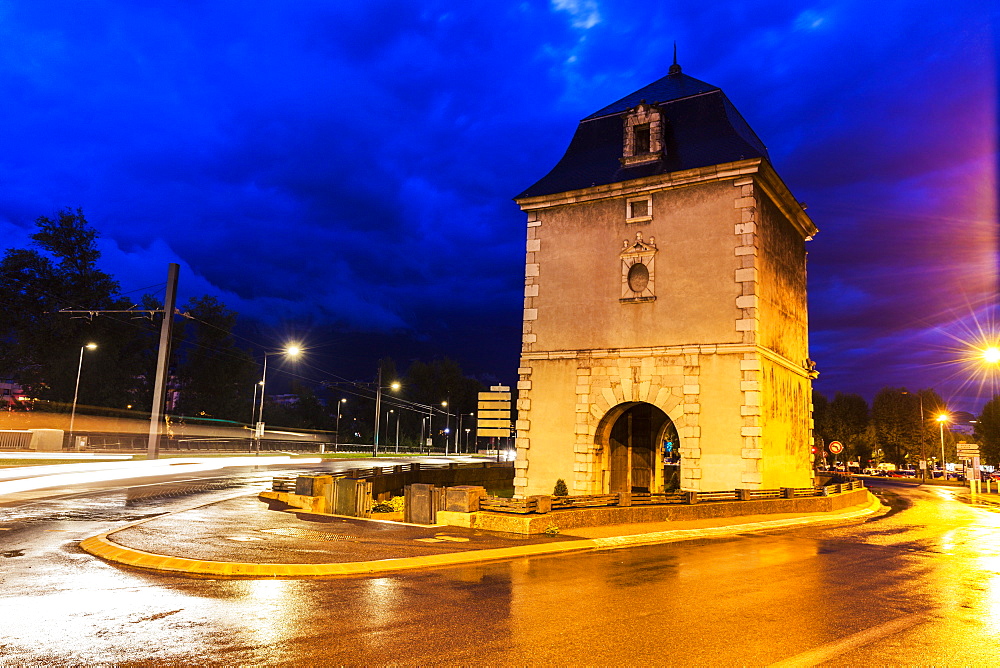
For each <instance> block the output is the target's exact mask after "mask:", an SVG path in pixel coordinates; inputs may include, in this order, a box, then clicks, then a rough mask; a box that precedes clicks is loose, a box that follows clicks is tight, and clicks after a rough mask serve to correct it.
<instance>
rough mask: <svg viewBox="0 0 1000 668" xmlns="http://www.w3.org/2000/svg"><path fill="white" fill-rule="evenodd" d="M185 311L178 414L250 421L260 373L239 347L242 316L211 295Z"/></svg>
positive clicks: (249, 357) (250, 357)
mask: <svg viewBox="0 0 1000 668" xmlns="http://www.w3.org/2000/svg"><path fill="white" fill-rule="evenodd" d="M182 310H183V311H184V313H185V315H186V317H187V320H186V321H185V322H184V325H183V327H182V328H179V329H180V333H181V334H182V336H183V342H182V343H181V344H180V348H181V350H180V351H178V357H179V362H178V365H177V380H178V384H179V389H180V392H179V395H178V401H177V407H176V411H177V412H178V413H180V414H182V415H192V416H205V417H213V418H218V419H224V420H237V421H241V422H246V421H247V420H248V419H249V418H250V417H251V415H250V413H251V410H252V404H253V393H254V388H255V386H256V385H255V384H256V383H257V380H258V372H257V365H256V364H255V362H254V360H253V357H252V356H251V355H250V353H248V352H247V351H246V350H244V349H242V348H239V347H237V346H236V344H235V341H234V338H233V327H235V326H236V320H237V317H238V314H237V313H236V312H235V311H232V310H230V309H228V308H227V307H226V306H225V304H222V303H221V302H220V301H219V300H218V299H216V298H215V297H211V296H208V295H206V296H204V297H200V298H192V299H190V300H189V301H188V302H187V304H185V305H184V307H183V309H182Z"/></svg>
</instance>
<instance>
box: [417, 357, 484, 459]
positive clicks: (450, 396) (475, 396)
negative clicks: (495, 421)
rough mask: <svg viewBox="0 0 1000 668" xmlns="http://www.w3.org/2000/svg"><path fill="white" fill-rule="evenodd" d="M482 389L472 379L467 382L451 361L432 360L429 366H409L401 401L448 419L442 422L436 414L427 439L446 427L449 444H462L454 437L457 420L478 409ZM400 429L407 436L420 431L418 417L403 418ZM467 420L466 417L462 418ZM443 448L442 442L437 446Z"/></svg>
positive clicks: (458, 367)
mask: <svg viewBox="0 0 1000 668" xmlns="http://www.w3.org/2000/svg"><path fill="white" fill-rule="evenodd" d="M484 389H486V388H485V387H484V386H483V384H482V383H480V382H479V381H478V380H476V379H475V378H470V377H468V376H466V375H464V374H463V373H462V367H461V366H460V365H459V364H458V362H456V361H454V360H451V359H447V358H445V359H441V360H434V361H433V362H431V363H430V364H426V363H424V362H419V361H418V362H413V363H412V364H411V365H410V367H409V368H408V369H407V370H406V377H405V379H404V382H403V393H404V398H406V399H407V400H409V401H415V402H417V403H420V404H425V405H428V406H434V407H435V408H437V409H438V410H446V411H447V412H448V413H450V417H448V418H444V417H443V416H440V414H437V415H436V416H435V417H434V418H433V434H431V437H433V436H435V435H438V436H439V438H440V434H441V433H442V430H443V429H444V428H445V427H446V423H447V426H448V427H449V428H450V429H451V434H452V435H451V438H450V442H452V443H456V442H459V441H461V442H463V443H464V441H463V440H462V438H464V434H458V433H457V429H458V416H459V415H465V416H468V414H469V413H474V412H475V411H476V409H477V407H478V405H479V392H482V391H483V390H484ZM442 401H446V402H448V406H447V408H443V407H442V406H441V402H442ZM403 419H404V424H407V425H409V427H408V428H407V427H404V429H406V430H407V431H408V432H410V433H416V432H417V431H418V430H419V428H420V419H421V416H420V415H419V414H413V413H410V414H409V415H408V416H404V418H403ZM465 419H466V420H468V417H466V418H465ZM441 444H443V440H441V441H440V443H438V445H441Z"/></svg>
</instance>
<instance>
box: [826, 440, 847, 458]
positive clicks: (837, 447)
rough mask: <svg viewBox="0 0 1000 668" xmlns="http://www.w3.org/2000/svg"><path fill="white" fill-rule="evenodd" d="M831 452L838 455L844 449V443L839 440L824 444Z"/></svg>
mask: <svg viewBox="0 0 1000 668" xmlns="http://www.w3.org/2000/svg"><path fill="white" fill-rule="evenodd" d="M826 447H827V448H828V449H829V450H830V453H831V454H834V455H839V454H840V453H841V452H843V451H844V444H843V443H841V442H840V441H830V445H828V446H826Z"/></svg>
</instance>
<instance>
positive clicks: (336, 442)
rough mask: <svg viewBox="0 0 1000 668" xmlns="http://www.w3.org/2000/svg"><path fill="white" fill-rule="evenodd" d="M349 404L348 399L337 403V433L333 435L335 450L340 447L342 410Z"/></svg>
mask: <svg viewBox="0 0 1000 668" xmlns="http://www.w3.org/2000/svg"><path fill="white" fill-rule="evenodd" d="M345 403H347V399H341V400H340V401H338V402H337V433H336V434H334V435H333V447H334V450H336V449H337V446H338V445H340V409H341V408H342V407H343V405H344V404H345Z"/></svg>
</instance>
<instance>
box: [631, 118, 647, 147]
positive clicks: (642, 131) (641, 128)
mask: <svg viewBox="0 0 1000 668" xmlns="http://www.w3.org/2000/svg"><path fill="white" fill-rule="evenodd" d="M632 132H634V133H635V140H634V141H635V154H636V155H642V154H643V153H649V123H643V124H642V125H637V126H635V127H634V128H633V129H632Z"/></svg>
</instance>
